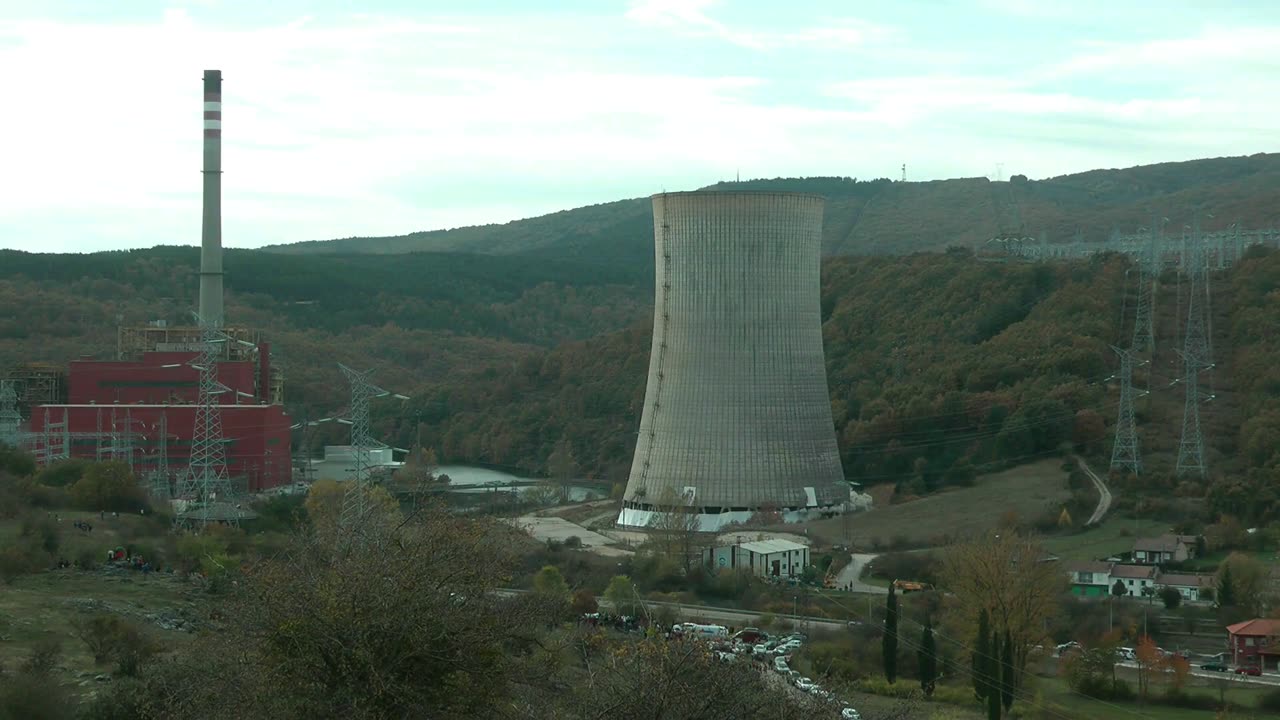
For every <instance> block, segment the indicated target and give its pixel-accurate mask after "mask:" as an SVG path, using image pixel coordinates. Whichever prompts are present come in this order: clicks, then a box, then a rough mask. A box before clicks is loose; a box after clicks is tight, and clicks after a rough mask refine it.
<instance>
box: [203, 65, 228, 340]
mask: <svg viewBox="0 0 1280 720" xmlns="http://www.w3.org/2000/svg"><path fill="white" fill-rule="evenodd" d="M203 174H204V212H203V219H202V222H201V229H200V321H201V322H202V323H209V324H212V325H213V326H215V327H221V326H222V321H223V317H222V71H221V70H205V71H204V170H203Z"/></svg>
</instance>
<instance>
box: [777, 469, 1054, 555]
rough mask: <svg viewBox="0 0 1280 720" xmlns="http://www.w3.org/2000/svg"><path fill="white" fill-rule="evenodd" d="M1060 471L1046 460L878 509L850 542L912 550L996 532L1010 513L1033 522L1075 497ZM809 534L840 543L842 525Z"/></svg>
mask: <svg viewBox="0 0 1280 720" xmlns="http://www.w3.org/2000/svg"><path fill="white" fill-rule="evenodd" d="M1060 466H1061V461H1060V460H1057V459H1050V460H1041V461H1039V462H1034V463H1029V464H1027V465H1023V466H1021V467H1016V468H1011V469H1009V470H1004V471H1002V472H998V473H993V474H991V475H987V476H983V477H981V478H979V479H978V481H977V483H976V484H975V486H974V487H972V488H958V489H955V490H947V491H944V492H941V493H938V494H936V495H932V496H929V497H924V498H920V499H918V500H912V501H910V502H906V503H902V504H899V505H889V506H887V507H877V508H874V509H872V510H870V511H868V512H865V513H861V514H858V515H854V516H853V518H852V521H851V522H850V532H851V538H850V539H851V540H852V542H853V543H854V544H855V545H857V546H860V547H869V546H870V545H871V544H872V542H873V540H878V541H880V542H882V543H886V544H887V543H888V542H889V541H891V540H892V539H894V538H905V539H906V540H907V541H908V542H910V543H912V544H923V543H930V544H942V543H941V542H940V540H941V539H942V538H948V537H963V536H966V535H971V534H974V533H978V532H982V531H983V530H987V529H989V528H993V527H995V526H996V525H997V524H998V523H999V522H1000V520H1001V518H1002V517H1003V516H1004V515H1005V514H1006V513H1009V512H1013V513H1015V514H1016V515H1017V516H1018V518H1019V519H1021V520H1029V519H1031V518H1033V517H1035V516H1036V515H1038V514H1039V513H1040V512H1042V511H1043V510H1044V509H1045V508H1053V507H1056V506H1059V505H1060V504H1061V503H1062V502H1063V501H1064V500H1066V499H1067V498H1068V497H1070V492H1069V491H1068V490H1067V474H1066V473H1065V472H1063V471H1062V469H1061V467H1060ZM778 529H781V528H778ZM809 532H810V536H811V537H812V536H818V537H821V538H825V539H828V540H830V541H835V542H839V541H842V539H843V521H842V520H841V519H839V518H834V519H831V520H822V521H818V522H815V523H812V524H810V525H809Z"/></svg>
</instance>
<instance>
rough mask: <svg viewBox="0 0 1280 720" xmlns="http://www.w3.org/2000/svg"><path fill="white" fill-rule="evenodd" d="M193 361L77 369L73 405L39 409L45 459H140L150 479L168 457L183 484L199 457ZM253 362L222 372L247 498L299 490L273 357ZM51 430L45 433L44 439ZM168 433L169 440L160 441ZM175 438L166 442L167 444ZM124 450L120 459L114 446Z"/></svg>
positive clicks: (233, 450)
mask: <svg viewBox="0 0 1280 720" xmlns="http://www.w3.org/2000/svg"><path fill="white" fill-rule="evenodd" d="M196 355H197V354H196V353H194V352H189V351H188V352H182V351H163V352H144V353H142V355H141V360H139V361H95V360H77V361H74V362H72V363H71V366H70V368H69V371H68V373H67V378H66V385H65V387H66V402H65V403H59V404H50V403H46V404H41V405H37V406H34V407H33V408H32V409H31V413H30V414H31V420H30V428H31V434H32V436H33V437H34V438H36V442H35V445H36V448H37V455H39V454H41V452H40V451H41V450H43V451H45V452H44V453H43V454H45V455H69V456H70V457H77V458H85V459H96V458H101V457H104V455H107V454H111V455H114V456H117V457H118V456H119V454H120V450H119V448H120V447H124V448H127V449H128V452H129V454H130V455H132V456H133V463H134V469H135V472H136V473H137V474H138V475H142V474H144V473H146V472H147V471H149V470H154V469H155V468H156V467H157V466H158V460H159V458H160V455H161V449H162V448H163V449H164V450H165V451H166V454H167V455H168V466H169V470H170V472H171V473H172V474H173V475H175V477H180V476H181V474H182V471H183V469H184V468H185V466H186V464H187V461H188V458H189V457H190V454H191V440H192V437H193V435H194V427H195V416H196V407H197V406H196V404H195V403H196V401H197V396H198V390H199V379H200V373H199V371H198V370H197V369H196V368H194V367H192V366H191V363H192V361H193V360H194V359H195V357H196ZM241 356H250V357H251V359H237V360H224V361H221V362H219V363H218V380H219V382H221V383H222V384H223V385H225V386H226V387H227V388H229V390H228V391H226V392H225V393H223V403H224V404H222V405H221V406H220V407H221V415H222V435H223V438H224V440H225V443H226V445H225V447H226V453H227V474H228V475H229V476H230V477H231V478H233V479H239V480H240V483H239V484H240V485H241V487H244V488H245V489H246V490H248V491H249V492H256V491H259V490H264V489H267V488H271V487H275V486H278V485H282V484H285V483H288V482H289V481H290V480H291V462H290V455H289V439H290V436H289V426H290V424H291V421H290V419H289V416H288V415H287V414H285V412H284V408H283V407H282V406H281V405H279V404H273V403H272V400H273V397H272V395H273V393H274V392H275V390H274V388H273V387H272V383H271V378H272V373H271V367H270V349H269V348H268V347H267V346H266V343H261V344H259V345H258V346H257V347H256V351H255V352H253V353H243V354H242V355H241ZM46 428H47V430H46ZM162 430H163V431H162ZM165 436H167V442H166V441H165V440H164V438H165ZM113 437H114V438H115V440H114V442H116V443H118V446H117V449H116V450H115V452H114V453H113V452H112V449H111V444H112V442H113V441H112V438H113Z"/></svg>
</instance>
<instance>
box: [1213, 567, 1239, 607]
mask: <svg viewBox="0 0 1280 720" xmlns="http://www.w3.org/2000/svg"><path fill="white" fill-rule="evenodd" d="M1217 600H1218V607H1220V608H1224V607H1233V606H1235V604H1236V588H1235V581H1234V580H1232V579H1231V563H1225V562H1224V563H1222V572H1221V573H1220V574H1219V575H1218V598H1217Z"/></svg>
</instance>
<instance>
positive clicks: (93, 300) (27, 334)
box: [0, 247, 653, 413]
mask: <svg viewBox="0 0 1280 720" xmlns="http://www.w3.org/2000/svg"><path fill="white" fill-rule="evenodd" d="M198 264H199V249H198V248H189V247H168V248H165V247H162V248H154V249H150V250H134V251H130V252H112V253H94V254H90V255H43V254H31V253H20V252H12V251H3V252H0V367H8V366H10V365H12V364H14V363H17V362H22V361H46V362H54V363H65V362H67V361H68V360H71V359H74V358H77V357H79V356H80V355H83V354H89V355H94V356H96V357H98V358H100V359H109V358H112V357H114V353H115V348H116V327H117V326H118V325H119V324H120V322H124V323H126V324H143V323H145V322H147V321H149V320H152V319H165V320H168V321H169V322H171V323H174V324H189V323H190V322H191V317H190V309H191V308H192V307H193V304H194V296H195V293H196V288H197V283H198V279H197V274H196V271H197V267H198ZM226 268H227V276H226V286H227V321H228V323H231V324H238V325H245V326H249V327H255V328H261V329H263V330H265V331H266V332H267V335H268V337H269V338H270V339H271V340H272V342H273V354H274V355H276V357H277V361H278V362H280V363H282V364H283V365H284V366H285V367H286V370H287V373H288V380H287V385H286V401H287V403H288V405H289V409H290V410H291V411H292V412H295V413H298V412H308V411H312V412H320V411H326V412H327V411H331V410H333V409H334V408H335V407H337V406H338V405H340V404H341V403H342V401H343V398H344V397H345V393H346V391H345V389H344V386H343V383H342V382H341V379H340V375H339V374H338V372H337V369H336V367H335V366H334V363H336V362H344V363H348V364H351V365H353V366H356V367H373V366H376V367H378V368H379V378H380V379H381V381H383V382H385V383H387V384H388V386H391V385H395V386H396V387H397V388H405V389H409V388H413V387H417V386H418V385H420V384H422V383H425V382H429V381H432V380H441V379H444V378H448V377H451V376H453V375H454V374H455V373H457V372H459V371H461V370H463V369H470V368H482V367H486V366H489V365H501V364H503V363H510V362H512V361H514V360H516V359H518V358H520V357H523V356H525V355H527V354H529V353H531V352H534V351H535V350H536V349H537V347H538V346H542V347H550V346H554V345H556V344H558V343H561V342H564V341H568V340H574V339H578V338H585V337H591V336H594V335H597V334H599V333H602V332H610V331H613V330H615V329H617V328H619V327H625V326H627V325H629V324H631V323H634V322H635V321H636V320H638V319H640V318H642V317H645V316H646V315H647V313H648V310H647V308H648V307H649V306H650V305H651V303H652V295H653V290H652V278H651V277H649V276H646V275H644V274H643V273H640V272H637V271H635V270H634V269H631V268H627V267H625V266H623V267H616V266H615V267H602V266H600V265H598V264H593V263H589V262H572V261H561V262H554V263H553V262H529V261H528V260H527V259H524V258H514V257H510V258H503V257H484V256H478V255H469V254H444V253H416V254H410V255H402V256H396V257H380V256H367V255H365V256H361V255H355V256H324V257H296V258H288V259H287V260H283V261H282V258H281V256H279V255H275V254H269V253H264V252H261V251H244V250H241V251H236V250H232V251H229V252H228V253H227V257H226Z"/></svg>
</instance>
